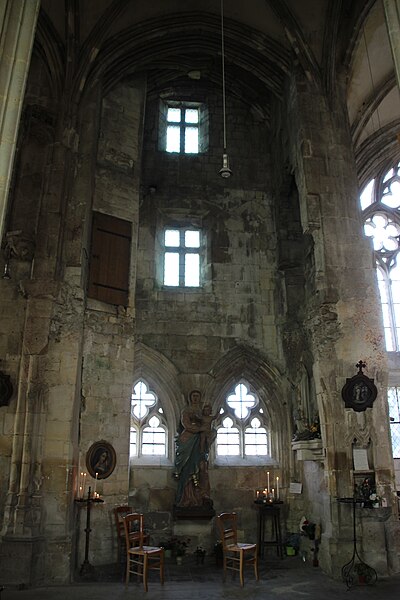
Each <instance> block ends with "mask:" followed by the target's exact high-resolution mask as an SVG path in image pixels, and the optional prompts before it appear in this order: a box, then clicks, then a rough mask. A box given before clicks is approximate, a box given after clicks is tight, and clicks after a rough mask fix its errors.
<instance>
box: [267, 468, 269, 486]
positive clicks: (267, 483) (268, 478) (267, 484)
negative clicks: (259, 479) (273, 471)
mask: <svg viewBox="0 0 400 600" xmlns="http://www.w3.org/2000/svg"><path fill="white" fill-rule="evenodd" d="M267 489H268V490H269V471H267Z"/></svg>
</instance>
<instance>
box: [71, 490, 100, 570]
mask: <svg viewBox="0 0 400 600" xmlns="http://www.w3.org/2000/svg"><path fill="white" fill-rule="evenodd" d="M75 502H79V503H84V504H86V528H85V534H86V536H85V558H84V561H83V563H82V565H81V568H80V571H79V574H80V575H86V574H87V573H90V572H91V571H92V570H93V565H91V564H90V562H89V545H90V532H91V531H92V530H91V529H90V510H91V507H92V504H98V503H100V502H104V500H103V499H102V498H100V497H98V496H97V497H92V488H91V487H90V486H89V490H88V495H87V498H76V499H75Z"/></svg>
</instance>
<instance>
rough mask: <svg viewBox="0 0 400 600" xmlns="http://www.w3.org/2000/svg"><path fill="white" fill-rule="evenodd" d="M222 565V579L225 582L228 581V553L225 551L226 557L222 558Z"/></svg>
mask: <svg viewBox="0 0 400 600" xmlns="http://www.w3.org/2000/svg"><path fill="white" fill-rule="evenodd" d="M222 567H223V570H224V572H223V575H222V581H223V582H224V583H225V581H226V554H225V553H224V557H223V559H222Z"/></svg>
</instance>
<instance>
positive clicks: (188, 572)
mask: <svg viewBox="0 0 400 600" xmlns="http://www.w3.org/2000/svg"><path fill="white" fill-rule="evenodd" d="M184 560H185V562H184V564H183V565H182V566H177V565H175V564H174V563H173V562H172V560H171V561H167V564H166V573H165V584H164V586H161V585H160V583H159V580H158V577H157V574H156V573H152V574H151V578H150V581H149V591H148V593H147V594H145V592H144V590H143V587H142V585H141V584H140V583H137V582H136V581H131V582H130V584H129V587H128V588H127V589H125V585H124V584H123V582H122V578H121V575H120V573H117V572H116V570H115V569H114V572H112V570H109V571H107V570H105V571H103V572H97V573H96V572H94V573H92V574H91V575H90V576H89V577H85V578H82V580H81V581H80V582H76V583H74V584H71V585H67V586H54V587H42V588H36V589H18V588H16V587H12V586H5V587H4V589H3V591H2V592H1V593H0V600H78V599H79V600H131V599H132V598H137V596H138V595H139V594H140V596H141V597H142V598H145V597H146V598H148V600H200V599H201V600H221V599H224V598H226V599H228V598H229V600H235V599H239V598H240V599H241V600H246V599H247V598H248V599H251V600H266V599H267V600H278V599H279V600H292V599H293V600H294V599H296V598H298V599H299V600H308V599H312V600H314V599H315V600H320V599H323V600H341V599H346V600H349V599H350V598H360V599H361V598H362V600H368V599H369V598H371V599H372V598H374V599H375V600H380V599H384V600H395V599H396V600H398V598H399V589H400V574H399V575H396V576H393V577H387V578H378V581H377V582H376V583H375V585H371V586H367V585H356V586H354V587H352V588H351V589H347V586H346V584H345V583H344V582H342V581H336V580H333V579H331V578H329V577H327V576H326V575H325V574H324V573H323V571H322V570H321V569H320V568H319V567H313V566H312V565H311V564H309V563H304V562H303V561H302V560H301V558H300V557H298V556H295V557H285V558H284V559H282V560H279V559H276V558H271V559H270V558H268V560H267V561H262V563H261V565H260V581H259V582H256V581H255V580H254V578H253V573H252V571H250V572H249V573H248V574H247V573H246V575H247V577H246V579H245V585H244V588H241V587H240V584H239V581H238V579H232V578H231V575H230V574H228V577H227V580H226V582H225V583H223V581H222V570H221V568H220V567H217V566H216V565H215V561H214V560H212V558H211V557H210V559H209V560H207V557H206V559H205V562H204V564H203V565H197V564H196V561H195V560H194V559H193V558H191V557H188V556H187V557H185V559H184ZM0 578H1V573H0ZM95 579H97V581H95Z"/></svg>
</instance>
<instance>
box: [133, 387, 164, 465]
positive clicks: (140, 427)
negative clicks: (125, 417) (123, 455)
mask: <svg viewBox="0 0 400 600" xmlns="http://www.w3.org/2000/svg"><path fill="white" fill-rule="evenodd" d="M167 447H168V444H167V426H166V422H165V417H164V411H163V408H162V406H161V402H160V400H159V398H158V397H157V395H156V394H155V393H154V392H152V391H150V389H149V386H148V384H147V383H146V382H145V381H143V380H140V381H138V382H137V383H136V384H135V385H134V386H133V391H132V395H131V429H130V456H131V457H134V458H140V457H141V456H166V455H167Z"/></svg>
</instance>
